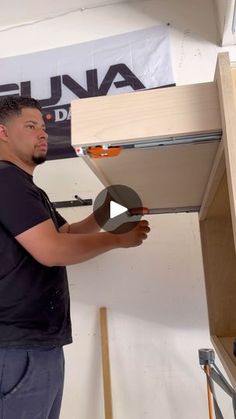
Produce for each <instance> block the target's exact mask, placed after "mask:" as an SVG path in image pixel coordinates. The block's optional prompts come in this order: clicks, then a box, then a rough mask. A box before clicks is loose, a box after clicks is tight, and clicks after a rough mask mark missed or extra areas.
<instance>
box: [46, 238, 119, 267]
mask: <svg viewBox="0 0 236 419" xmlns="http://www.w3.org/2000/svg"><path fill="white" fill-rule="evenodd" d="M118 247H120V242H119V237H118V235H116V234H111V233H95V234H65V233H60V234H59V235H58V241H57V244H56V246H55V247H54V249H52V254H51V258H50V262H49V263H50V265H51V266H64V265H73V264H76V263H81V262H84V261H86V260H88V259H91V258H93V257H95V256H98V255H100V254H102V253H105V252H108V251H110V250H112V249H116V248H118Z"/></svg>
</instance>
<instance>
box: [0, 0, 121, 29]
mask: <svg viewBox="0 0 236 419" xmlns="http://www.w3.org/2000/svg"><path fill="white" fill-rule="evenodd" d="M121 1H122V2H127V1H128V0H66V1H65V0H49V1H48V0H40V1H39V2H37V7H36V2H35V1H32V0H21V1H20V2H19V1H18V0H8V1H7V6H6V3H5V2H4V5H3V4H2V7H1V13H0V29H4V28H7V27H11V26H18V25H23V24H26V23H30V22H33V21H38V20H43V19H48V18H51V17H54V16H59V15H64V14H67V13H70V12H75V11H78V10H81V9H92V8H95V7H102V6H106V5H108V4H114V3H121ZM1 3H3V0H0V5H1Z"/></svg>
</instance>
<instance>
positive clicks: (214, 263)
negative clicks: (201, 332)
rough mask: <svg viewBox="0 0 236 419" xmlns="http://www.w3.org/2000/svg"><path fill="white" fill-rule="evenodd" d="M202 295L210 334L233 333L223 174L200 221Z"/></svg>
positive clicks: (234, 261) (233, 289) (235, 300)
mask: <svg viewBox="0 0 236 419" xmlns="http://www.w3.org/2000/svg"><path fill="white" fill-rule="evenodd" d="M200 231H201V241H202V252H203V263H204V270H205V282H206V294H207V304H208V314H209V325H210V332H211V334H214V335H217V336H234V335H236V256H235V248H234V236H233V229H232V222H231V215H230V203H229V193H228V187H227V177H226V174H224V176H223V178H222V180H221V183H220V185H219V187H218V189H217V192H216V194H215V198H214V200H213V201H212V204H211V206H210V208H209V210H208V214H207V217H206V218H205V219H204V220H203V221H200Z"/></svg>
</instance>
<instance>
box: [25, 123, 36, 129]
mask: <svg viewBox="0 0 236 419" xmlns="http://www.w3.org/2000/svg"><path fill="white" fill-rule="evenodd" d="M26 126H27V128H31V129H34V128H35V126H34V125H31V124H29V125H26Z"/></svg>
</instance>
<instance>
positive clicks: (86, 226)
mask: <svg viewBox="0 0 236 419" xmlns="http://www.w3.org/2000/svg"><path fill="white" fill-rule="evenodd" d="M100 230H101V227H100V226H99V225H98V224H97V222H96V219H95V217H94V214H93V213H92V214H90V215H89V216H88V217H87V218H85V219H84V220H82V221H79V222H77V223H72V224H70V226H69V229H68V233H70V234H88V233H90V234H91V233H97V232H98V231H100Z"/></svg>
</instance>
